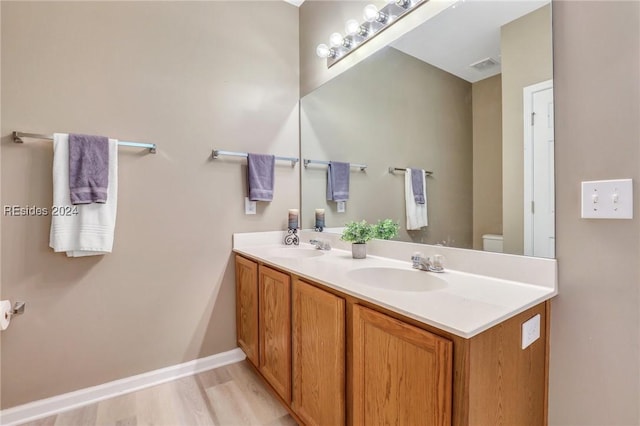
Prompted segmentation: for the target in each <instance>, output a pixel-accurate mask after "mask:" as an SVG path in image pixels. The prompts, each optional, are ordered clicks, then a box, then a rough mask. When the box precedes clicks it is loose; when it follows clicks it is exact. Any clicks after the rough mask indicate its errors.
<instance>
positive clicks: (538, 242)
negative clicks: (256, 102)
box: [300, 0, 555, 257]
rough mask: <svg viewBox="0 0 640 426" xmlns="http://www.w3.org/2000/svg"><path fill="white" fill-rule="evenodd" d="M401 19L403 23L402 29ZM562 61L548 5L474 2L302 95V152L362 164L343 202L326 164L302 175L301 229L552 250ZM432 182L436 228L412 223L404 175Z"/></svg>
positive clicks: (544, 253)
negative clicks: (376, 229)
mask: <svg viewBox="0 0 640 426" xmlns="http://www.w3.org/2000/svg"><path fill="white" fill-rule="evenodd" d="M401 24H402V22H399V23H398V25H401ZM552 77H553V65H552V38H551V4H550V2H548V1H518V0H507V1H483V0H466V1H460V2H458V3H457V4H456V5H455V7H450V8H449V9H447V10H445V11H443V12H441V13H440V14H438V15H436V16H435V17H432V18H431V19H430V20H428V21H427V22H425V23H423V24H422V25H421V26H420V27H418V28H416V29H414V30H412V31H411V32H409V33H407V34H405V35H404V36H403V37H401V38H400V39H398V40H396V41H393V42H392V43H390V44H389V45H388V46H387V47H385V48H384V49H382V50H380V51H378V52H377V53H374V54H373V55H371V56H370V57H368V58H366V59H365V60H363V61H362V62H360V63H358V64H357V65H355V66H353V67H352V68H350V69H349V70H347V71H345V72H344V73H342V74H340V75H339V76H337V77H335V78H334V79H332V80H330V81H329V82H327V83H325V84H324V85H323V86H321V87H319V88H318V89H316V90H315V91H313V92H311V93H310V94H308V95H307V96H305V97H304V98H302V100H301V107H300V118H301V140H302V142H301V154H302V157H303V158H305V159H312V160H322V161H342V162H350V163H363V164H366V165H367V169H366V171H364V172H363V171H360V169H358V168H356V167H354V168H352V171H351V174H350V195H349V200H348V201H347V203H346V211H345V212H338V205H337V203H335V202H332V201H327V200H326V179H327V178H326V169H327V166H326V165H322V164H314V163H311V164H309V165H308V166H307V167H305V168H304V169H303V170H302V218H303V227H305V228H310V227H313V217H314V209H317V208H323V209H325V216H326V226H327V227H328V228H329V230H331V228H340V227H342V226H344V225H345V223H347V222H349V221H351V220H362V219H365V220H367V221H369V222H376V221H377V220H379V219H385V218H391V219H393V220H395V221H397V222H398V223H399V224H400V229H401V231H400V235H399V236H398V239H400V240H403V241H411V242H418V243H425V244H443V245H448V246H453V247H461V248H469V249H477V250H483V249H486V250H491V251H502V252H504V253H511V254H521V255H529V256H538V257H554V256H555V229H554V226H555V218H554V176H553V171H554V166H553V164H554V163H553V152H554V149H553V148H554V140H553V81H552ZM390 167H392V168H401V169H402V168H418V169H425V170H428V171H430V172H432V175H431V176H429V177H427V178H426V191H427V211H428V226H426V227H423V228H421V229H419V230H406V226H405V224H406V212H405V183H404V179H405V176H404V174H405V172H403V171H396V172H395V173H390V172H389V168H390Z"/></svg>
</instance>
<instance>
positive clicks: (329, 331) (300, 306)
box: [292, 280, 345, 426]
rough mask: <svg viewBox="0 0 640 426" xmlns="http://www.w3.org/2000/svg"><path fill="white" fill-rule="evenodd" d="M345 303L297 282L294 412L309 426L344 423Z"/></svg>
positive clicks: (294, 342)
mask: <svg viewBox="0 0 640 426" xmlns="http://www.w3.org/2000/svg"><path fill="white" fill-rule="evenodd" d="M344 315H345V306H344V299H342V298H340V297H338V296H335V295H333V294H331V293H328V292H326V291H324V290H320V289H319V288H316V287H314V286H312V285H309V284H306V283H304V282H302V281H299V280H294V281H293V402H292V405H293V409H294V411H295V412H296V413H297V414H298V416H300V419H302V421H303V422H304V423H305V424H307V425H310V426H311V425H332V426H340V425H343V424H344V422H345V360H344V359H345V320H344Z"/></svg>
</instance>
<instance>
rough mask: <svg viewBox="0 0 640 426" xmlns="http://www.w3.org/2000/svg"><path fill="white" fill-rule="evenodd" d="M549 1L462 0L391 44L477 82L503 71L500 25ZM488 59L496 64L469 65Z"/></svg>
mask: <svg viewBox="0 0 640 426" xmlns="http://www.w3.org/2000/svg"><path fill="white" fill-rule="evenodd" d="M548 3H549V0H461V1H459V2H458V3H456V4H455V5H453V6H452V7H450V8H448V9H446V10H444V11H443V12H441V13H440V14H438V15H436V16H434V17H433V18H431V19H430V20H429V21H427V22H425V23H424V24H422V25H421V26H420V27H418V28H416V29H414V30H412V31H410V32H409V33H407V34H406V35H404V36H403V37H401V38H400V39H398V40H396V41H395V42H393V43H391V46H392V47H395V48H396V49H398V50H400V51H402V52H404V53H406V54H408V55H411V56H414V57H416V58H418V59H420V60H422V61H424V62H427V63H429V64H431V65H433V66H435V67H438V68H440V69H443V70H445V71H447V72H450V73H451V74H454V75H456V76H458V77H460V78H462V79H464V80H467V81H469V82H471V83H474V82H476V81H479V80H483V79H485V78H487V77H491V76H492V75H495V74H499V73H500V64H499V62H500V27H501V26H503V25H504V24H506V23H509V22H511V21H513V20H514V19H517V18H519V17H521V16H524V15H526V14H528V13H530V12H532V11H534V10H536V9H538V8H540V7H542V6H544V5H545V4H548ZM486 58H493V59H494V60H496V61H497V62H498V64H497V65H494V66H492V67H488V68H486V69H484V70H482V71H480V70H477V69H475V68H472V67H470V65H471V64H473V63H476V62H478V61H481V60H483V59H486Z"/></svg>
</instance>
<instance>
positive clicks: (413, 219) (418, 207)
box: [404, 169, 429, 231]
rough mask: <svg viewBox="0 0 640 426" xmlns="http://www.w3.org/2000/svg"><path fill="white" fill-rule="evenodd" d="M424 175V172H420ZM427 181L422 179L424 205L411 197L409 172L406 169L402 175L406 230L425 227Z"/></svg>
mask: <svg viewBox="0 0 640 426" xmlns="http://www.w3.org/2000/svg"><path fill="white" fill-rule="evenodd" d="M422 172H423V173H424V170H423V171H422ZM426 182H427V179H422V189H423V190H424V192H423V193H424V204H418V203H416V199H415V197H414V196H413V187H412V183H411V170H409V169H407V171H406V173H405V174H404V198H405V204H406V206H407V230H409V231H411V230H416V229H420V228H422V227H423V226H427V225H428V224H429V222H428V221H427V183H426Z"/></svg>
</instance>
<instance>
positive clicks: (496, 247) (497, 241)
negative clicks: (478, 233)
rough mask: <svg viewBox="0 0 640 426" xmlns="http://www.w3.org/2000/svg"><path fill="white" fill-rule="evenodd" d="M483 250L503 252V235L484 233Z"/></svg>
mask: <svg viewBox="0 0 640 426" xmlns="http://www.w3.org/2000/svg"><path fill="white" fill-rule="evenodd" d="M482 250H484V251H492V252H494V253H502V235H498V234H484V235H483V236H482Z"/></svg>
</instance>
